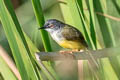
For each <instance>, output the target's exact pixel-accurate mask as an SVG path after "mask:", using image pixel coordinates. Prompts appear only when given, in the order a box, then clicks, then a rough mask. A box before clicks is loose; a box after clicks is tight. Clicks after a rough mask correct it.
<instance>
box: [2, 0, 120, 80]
mask: <svg viewBox="0 0 120 80" xmlns="http://www.w3.org/2000/svg"><path fill="white" fill-rule="evenodd" d="M23 2H24V1H23ZM119 4H120V0H109V2H108V1H107V0H31V2H30V1H27V2H26V3H25V4H24V5H23V6H21V7H20V8H19V9H17V10H16V12H15V11H14V9H13V5H12V4H11V1H10V0H0V21H1V23H2V26H0V80H18V79H19V80H78V79H81V80H96V79H98V80H119V79H120V71H119V70H120V60H119V55H117V56H116V55H115V56H114V55H113V53H111V54H108V52H109V50H110V52H115V54H118V53H119V47H118V48H116V46H119V45H120V44H119V43H120V42H119V41H120V38H119V37H118V36H119V34H120V32H119V25H120V23H119V21H120V18H119V17H120V6H119ZM32 9H33V10H32ZM21 15H22V16H21ZM34 16H35V17H34ZM51 18H56V19H58V20H61V21H64V22H65V23H67V24H70V25H73V26H75V27H76V28H78V29H79V30H80V31H81V32H82V33H83V35H84V37H85V39H86V41H87V43H88V45H89V49H90V50H91V49H92V50H98V49H103V48H105V49H104V51H103V52H104V54H107V55H108V56H110V55H112V57H111V56H110V57H105V58H99V59H97V57H94V59H95V60H96V62H97V64H98V65H99V67H98V69H95V67H94V66H90V65H89V63H88V61H87V60H84V61H83V63H81V64H80V67H81V70H79V71H78V65H77V61H74V60H70V59H67V60H65V61H62V60H61V61H53V62H51V61H41V60H39V62H38V61H37V60H36V57H35V53H36V52H40V51H45V52H55V51H59V50H63V48H61V47H60V46H59V45H58V44H56V43H55V42H54V41H53V40H52V39H51V37H49V34H48V33H47V32H46V31H44V30H42V31H40V32H39V31H38V29H37V28H39V27H42V26H43V25H44V22H45V20H47V19H51ZM3 29H4V30H3ZM4 33H5V35H4ZM7 42H8V43H9V45H8V44H7ZM43 46H44V48H43ZM3 48H4V49H3ZM106 48H111V49H106ZM112 50H113V51H112ZM117 50H118V52H117ZM98 52H99V51H96V53H98ZM8 54H9V55H8ZM96 56H100V55H99V54H97V55H96ZM83 57H84V55H83ZM10 64H11V65H10ZM16 67H17V68H16ZM78 73H81V74H80V75H79V76H78Z"/></svg>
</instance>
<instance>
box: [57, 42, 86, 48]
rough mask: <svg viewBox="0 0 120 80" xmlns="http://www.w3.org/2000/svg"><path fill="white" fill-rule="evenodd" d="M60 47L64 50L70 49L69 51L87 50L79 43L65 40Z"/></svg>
mask: <svg viewBox="0 0 120 80" xmlns="http://www.w3.org/2000/svg"><path fill="white" fill-rule="evenodd" d="M59 45H60V46H62V47H63V48H69V49H85V46H84V45H83V44H82V43H80V42H78V41H68V40H64V41H61V42H60V43H59Z"/></svg>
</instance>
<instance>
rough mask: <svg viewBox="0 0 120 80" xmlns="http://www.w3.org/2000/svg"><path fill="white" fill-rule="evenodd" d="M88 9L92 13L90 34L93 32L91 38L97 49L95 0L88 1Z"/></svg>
mask: <svg viewBox="0 0 120 80" xmlns="http://www.w3.org/2000/svg"><path fill="white" fill-rule="evenodd" d="M88 6H89V7H88V8H89V12H90V32H91V38H92V40H93V43H94V46H95V48H97V44H96V34H95V18H94V16H95V14H94V7H93V0H89V1H88Z"/></svg>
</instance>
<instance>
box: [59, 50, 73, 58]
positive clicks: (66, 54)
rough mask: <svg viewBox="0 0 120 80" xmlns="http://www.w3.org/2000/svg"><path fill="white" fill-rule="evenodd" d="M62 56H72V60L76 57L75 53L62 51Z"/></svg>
mask: <svg viewBox="0 0 120 80" xmlns="http://www.w3.org/2000/svg"><path fill="white" fill-rule="evenodd" d="M60 54H63V55H65V56H66V57H68V55H71V57H72V59H75V56H74V55H73V51H60Z"/></svg>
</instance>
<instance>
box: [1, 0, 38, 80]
mask: <svg viewBox="0 0 120 80" xmlns="http://www.w3.org/2000/svg"><path fill="white" fill-rule="evenodd" d="M5 3H6V4H7V7H8V9H7V8H6V6H5ZM5 3H4V1H3V0H0V18H1V22H2V24H3V28H4V30H5V33H6V36H7V39H8V42H9V45H10V47H11V50H12V53H13V56H14V59H15V62H16V65H17V67H18V69H19V72H20V74H21V78H22V79H23V80H29V79H32V80H36V79H37V75H36V73H35V71H34V68H33V65H32V63H31V60H30V57H29V56H28V55H29V54H28V53H30V52H29V50H28V48H27V43H26V42H25V39H24V35H23V33H22V30H21V28H20V25H19V23H18V20H17V18H16V15H15V13H14V11H13V8H12V6H11V3H10V1H9V0H7V2H5Z"/></svg>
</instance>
